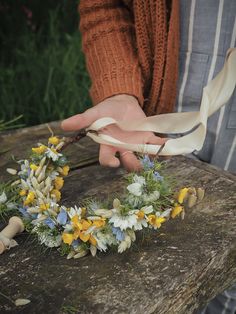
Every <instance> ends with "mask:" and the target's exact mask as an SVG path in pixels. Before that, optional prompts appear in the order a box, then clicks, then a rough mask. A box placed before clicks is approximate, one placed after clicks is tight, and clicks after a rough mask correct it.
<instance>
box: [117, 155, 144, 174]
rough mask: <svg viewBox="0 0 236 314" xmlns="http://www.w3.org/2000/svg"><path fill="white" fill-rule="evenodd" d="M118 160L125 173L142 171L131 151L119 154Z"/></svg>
mask: <svg viewBox="0 0 236 314" xmlns="http://www.w3.org/2000/svg"><path fill="white" fill-rule="evenodd" d="M120 160H121V162H122V165H123V166H124V168H125V169H126V170H127V171H130V172H131V171H134V172H137V171H140V170H141V169H142V166H141V163H140V161H139V160H138V158H137V157H136V156H135V155H134V153H133V152H131V151H124V152H120Z"/></svg>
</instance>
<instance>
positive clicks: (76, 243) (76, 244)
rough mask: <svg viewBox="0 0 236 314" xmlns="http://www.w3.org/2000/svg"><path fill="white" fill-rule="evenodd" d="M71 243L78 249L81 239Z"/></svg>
mask: <svg viewBox="0 0 236 314" xmlns="http://www.w3.org/2000/svg"><path fill="white" fill-rule="evenodd" d="M71 245H72V246H73V248H74V249H76V248H77V247H78V245H79V241H78V240H74V241H73V242H72V243H71Z"/></svg>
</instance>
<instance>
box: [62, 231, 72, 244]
mask: <svg viewBox="0 0 236 314" xmlns="http://www.w3.org/2000/svg"><path fill="white" fill-rule="evenodd" d="M62 240H63V242H64V243H66V244H69V245H71V243H72V242H73V240H74V236H73V234H71V233H63V234H62Z"/></svg>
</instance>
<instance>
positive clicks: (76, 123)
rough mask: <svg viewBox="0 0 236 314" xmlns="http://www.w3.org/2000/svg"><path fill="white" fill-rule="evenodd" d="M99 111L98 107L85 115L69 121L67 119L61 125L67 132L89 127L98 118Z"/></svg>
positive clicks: (77, 115)
mask: <svg viewBox="0 0 236 314" xmlns="http://www.w3.org/2000/svg"><path fill="white" fill-rule="evenodd" d="M98 115H99V114H98V110H97V109H96V107H93V108H90V109H88V110H86V111H85V112H83V113H80V114H76V115H75V116H72V117H70V118H68V119H65V120H64V121H62V123H61V127H62V129H63V130H65V131H76V130H80V129H83V128H86V127H88V126H89V125H90V124H92V123H93V122H94V121H96V120H97V119H98V118H99V117H98Z"/></svg>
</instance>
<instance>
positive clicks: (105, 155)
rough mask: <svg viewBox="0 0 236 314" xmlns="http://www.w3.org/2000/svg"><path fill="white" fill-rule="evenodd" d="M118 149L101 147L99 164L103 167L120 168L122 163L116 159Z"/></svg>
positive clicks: (107, 146) (106, 146)
mask: <svg viewBox="0 0 236 314" xmlns="http://www.w3.org/2000/svg"><path fill="white" fill-rule="evenodd" d="M116 151H117V149H116V148H115V147H113V146H109V145H103V144H101V145H100V151H99V162H100V164H101V165H102V166H108V167H119V165H120V161H119V159H118V158H116V157H115V153H116Z"/></svg>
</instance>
